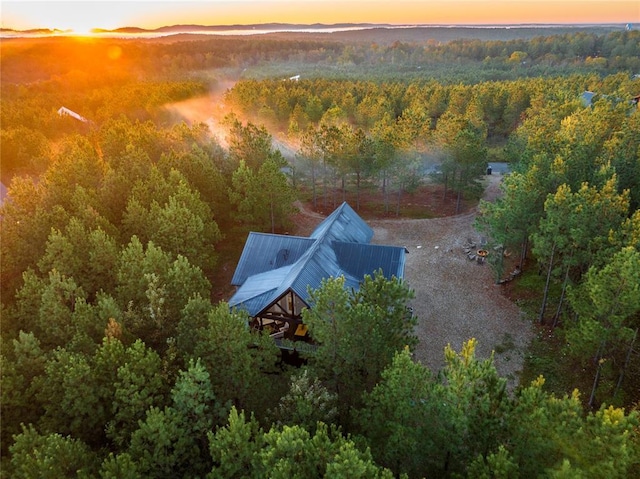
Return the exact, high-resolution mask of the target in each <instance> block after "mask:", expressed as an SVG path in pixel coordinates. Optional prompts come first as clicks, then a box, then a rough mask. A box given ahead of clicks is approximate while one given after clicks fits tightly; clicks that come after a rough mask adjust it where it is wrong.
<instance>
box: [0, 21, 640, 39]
mask: <svg viewBox="0 0 640 479" xmlns="http://www.w3.org/2000/svg"><path fill="white" fill-rule="evenodd" d="M623 29H627V30H628V29H634V30H635V29H637V27H632V26H630V24H513V25H489V24H487V25H428V24H404V25H403V24H398V25H396V24H388V23H333V24H325V23H312V24H300V23H256V24H233V25H199V24H178V25H167V26H162V27H159V28H155V29H145V28H141V27H133V26H129V27H121V28H116V29H113V30H108V29H99V28H96V29H93V30H92V31H91V32H92V33H93V34H94V35H96V36H97V37H104V38H108V37H120V38H127V37H131V38H147V39H153V38H157V39H161V38H164V39H168V38H169V37H170V38H171V39H173V40H175V41H177V40H178V39H185V38H191V37H193V36H198V35H201V36H206V35H226V36H231V35H235V36H245V35H257V34H262V35H268V36H270V37H272V38H273V37H274V36H277V38H286V39H297V40H302V39H306V40H309V39H314V40H326V39H327V35H328V34H330V35H331V40H335V41H341V42H351V41H356V42H376V43H381V44H382V43H392V42H394V41H401V42H424V41H427V40H433V41H440V42H448V41H452V40H457V39H461V38H465V39H478V40H512V39H529V38H533V37H536V36H549V35H557V34H565V33H574V32H576V31H581V32H585V33H594V34H606V33H609V32H611V31H619V30H623ZM74 35H82V34H81V33H78V34H76V33H75V32H73V31H71V30H60V29H53V30H52V29H46V28H39V29H31V30H14V29H10V28H0V37H2V38H5V39H9V38H21V37H25V38H28V37H49V36H51V37H54V36H58V37H60V36H74Z"/></svg>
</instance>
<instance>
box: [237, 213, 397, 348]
mask: <svg viewBox="0 0 640 479" xmlns="http://www.w3.org/2000/svg"><path fill="white" fill-rule="evenodd" d="M372 238H373V230H372V229H371V228H370V227H369V225H367V223H366V222H365V221H364V220H363V219H362V218H360V216H358V214H357V213H356V212H355V211H354V210H353V209H352V208H351V207H350V206H349V205H348V204H347V203H346V202H345V203H342V205H340V206H339V207H338V208H337V209H336V210H335V211H334V212H333V213H331V214H330V215H329V216H328V217H327V218H325V219H324V220H323V221H322V222H321V223H320V224H319V225H318V226H317V227H316V229H315V230H314V231H313V233H312V234H311V236H309V237H308V238H306V237H300V236H289V235H277V234H265V233H255V232H251V233H249V236H248V238H247V242H246V244H245V246H244V249H243V251H242V254H241V256H240V260H239V262H238V266H237V267H236V271H235V273H234V275H233V278H232V280H231V284H233V285H234V286H236V287H237V290H236V293H235V294H234V295H233V297H232V298H231V299H230V300H229V306H230V307H231V309H235V310H238V311H245V312H246V313H247V315H248V317H249V318H250V322H251V325H252V327H254V328H256V329H259V330H267V331H268V332H269V333H270V334H271V335H272V336H273V337H274V338H275V339H283V338H284V339H288V340H292V341H306V342H308V341H310V338H309V337H308V334H307V328H306V326H305V325H304V324H303V323H302V311H303V310H304V309H305V308H309V307H310V306H311V305H310V304H309V290H310V289H312V290H314V289H318V288H319V287H320V286H321V284H322V281H323V280H324V279H328V278H337V277H340V276H343V277H344V279H345V283H344V284H345V287H347V288H350V289H352V290H353V291H357V290H358V289H359V286H360V283H361V282H362V281H363V279H364V277H365V276H366V275H369V276H373V275H374V273H375V272H376V271H378V270H380V271H382V274H383V275H384V276H385V277H386V278H388V279H391V278H393V277H396V278H402V277H403V276H404V266H405V254H406V249H405V248H404V247H397V246H384V245H376V244H371V239H372ZM278 343H279V345H281V344H282V343H281V342H278ZM281 347H282V346H281Z"/></svg>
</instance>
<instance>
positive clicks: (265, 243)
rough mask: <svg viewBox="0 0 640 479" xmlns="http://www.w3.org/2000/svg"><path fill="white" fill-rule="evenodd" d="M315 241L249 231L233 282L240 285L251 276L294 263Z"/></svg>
mask: <svg viewBox="0 0 640 479" xmlns="http://www.w3.org/2000/svg"><path fill="white" fill-rule="evenodd" d="M313 243H315V241H314V240H313V239H311V238H303V237H301V236H288V235H275V234H266V233H254V232H251V233H249V237H248V238H247V242H246V243H245V245H244V249H243V250H242V255H241V256H240V260H239V261H238V266H237V267H236V271H235V273H234V274H233V278H231V284H232V285H234V286H240V285H241V284H243V283H244V282H245V281H246V279H247V278H248V277H250V276H253V275H256V274H260V273H264V272H265V271H272V270H274V269H277V268H280V267H282V266H287V265H292V264H293V263H295V262H296V261H298V260H299V259H300V256H302V254H303V253H304V252H305V251H306V250H308V249H309V248H310V247H311V245H313Z"/></svg>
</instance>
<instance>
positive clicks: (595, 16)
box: [2, 0, 640, 35]
mask: <svg viewBox="0 0 640 479" xmlns="http://www.w3.org/2000/svg"><path fill="white" fill-rule="evenodd" d="M2 17H3V19H2V27H3V28H14V29H18V30H24V29H30V28H50V29H54V28H55V29H61V30H73V31H74V32H75V33H76V34H82V35H84V34H91V30H92V29H94V28H101V29H115V28H121V27H141V28H146V29H154V28H158V27H162V26H169V25H179V24H197V25H233V24H240V25H243V24H244V25H246V24H261V23H301V24H313V23H324V24H335V23H388V24H404V25H442V24H444V25H455V24H466V25H473V24H476V25H482V24H485V25H486V24H489V25H497V24H536V23H542V24H545V23H546V24H581V23H616V24H625V23H640V2H638V0H612V1H593V0H587V1H582V0H561V1H553V0H539V1H533V0H524V1H520V0H498V1H486V0H432V1H430V0H423V1H415V0H398V1H395V2H389V1H388V0H384V1H383V0H342V1H336V0H328V1H322V0H298V1H295V2H292V1H278V0H275V1H272V0H237V1H231V0H222V1H220V0H209V1H204V0H200V1H185V2H178V1H160V2H155V1H154V2H152V1H147V0H140V1H131V2H93V1H85V2H82V1H80V2H78V1H66V2H63V1H49V2H45V1H34V2H19V1H6V2H5V1H3V15H2Z"/></svg>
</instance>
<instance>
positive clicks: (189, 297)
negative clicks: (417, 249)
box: [0, 28, 640, 478]
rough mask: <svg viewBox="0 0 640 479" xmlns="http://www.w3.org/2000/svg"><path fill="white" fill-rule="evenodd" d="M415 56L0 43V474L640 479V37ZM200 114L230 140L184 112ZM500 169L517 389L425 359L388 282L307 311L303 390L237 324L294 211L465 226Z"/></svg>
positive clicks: (353, 45)
mask: <svg viewBox="0 0 640 479" xmlns="http://www.w3.org/2000/svg"><path fill="white" fill-rule="evenodd" d="M413 33H415V37H413V38H411V39H407V38H406V36H405V37H404V39H403V41H399V40H395V41H390V40H388V35H385V36H381V37H380V38H384V39H385V41H380V42H375V41H373V40H372V38H371V37H370V36H367V35H370V33H369V32H366V31H364V32H361V33H360V34H359V35H358V34H356V33H354V32H350V33H349V34H348V35H346V34H340V35H336V36H331V35H329V36H318V35H315V36H314V35H309V36H305V35H303V34H300V33H298V34H270V35H265V36H260V37H252V36H247V37H234V38H228V37H216V38H212V37H210V36H202V37H200V36H180V35H177V36H175V37H165V38H162V39H155V40H124V39H118V38H95V39H80V38H63V37H56V38H38V39H32V38H29V39H27V38H25V39H3V40H2V43H3V45H2V51H1V73H2V103H1V105H0V108H1V114H2V125H1V130H0V134H1V137H0V140H1V144H2V148H1V154H2V157H1V162H2V163H1V173H2V177H1V179H2V183H3V184H4V185H6V186H7V188H8V196H6V197H5V198H4V199H3V203H2V206H1V209H0V218H1V222H2V223H1V224H2V241H1V242H0V254H1V256H0V260H1V271H0V280H1V286H0V287H1V291H0V292H1V295H2V296H1V298H2V303H1V305H2V310H1V314H2V321H1V324H0V327H1V333H2V350H1V358H2V378H1V381H2V387H1V394H2V396H1V408H2V410H1V417H2V445H1V448H2V450H1V457H2V464H1V465H2V477H14V478H20V477H24V478H31V477H102V478H108V477H158V478H160V477H281V476H282V477H284V476H285V475H286V476H293V477H324V476H327V477H367V478H368V477H401V476H402V477H417V478H419V477H469V478H477V477H578V476H579V477H593V478H600V477H611V478H614V477H620V478H624V477H634V476H639V475H640V462H639V459H638V458H639V457H640V447H639V442H638V441H639V436H638V431H639V429H638V428H639V427H640V424H639V416H638V411H637V408H638V401H639V400H640V393H639V392H638V391H640V355H639V353H638V342H639V340H638V337H637V336H638V327H639V326H640V212H639V211H640V136H639V135H638V132H639V131H640V113H639V111H638V105H637V101H638V95H640V77H639V76H638V75H640V34H639V32H638V31H637V30H631V31H624V30H622V29H620V30H615V29H614V30H612V29H603V30H602V31H599V30H598V29H597V28H592V29H588V30H587V29H585V31H580V30H577V31H573V32H557V31H555V32H554V31H553V30H551V31H550V30H546V29H540V31H539V34H538V35H537V36H536V35H531V34H530V32H527V34H528V36H527V37H526V38H525V37H523V38H509V39H506V40H499V39H491V40H482V39H477V38H476V39H473V38H468V39H456V40H452V41H436V40H434V39H433V38H432V39H429V38H425V37H420V36H419V34H418V33H416V32H413ZM298 75H300V76H299V78H296V79H292V77H296V76H298ZM585 91H589V92H593V93H594V95H593V97H592V98H591V100H590V102H589V104H585V103H584V102H583V101H582V99H581V95H582V94H583V92H585ZM212 96H213V97H214V98H215V99H216V100H215V101H216V102H217V103H215V104H213V103H210V108H211V112H210V115H211V117H212V118H214V120H215V122H216V124H217V125H218V126H220V127H221V128H222V129H223V130H224V131H225V137H224V138H217V137H216V136H215V135H212V131H211V128H210V126H209V125H208V124H207V123H206V122H204V121H203V122H193V123H187V122H184V121H182V119H181V118H178V117H177V116H176V115H175V113H174V111H175V110H173V109H172V108H171V107H170V106H171V105H174V104H176V103H178V102H182V101H185V100H190V99H199V98H205V99H210V98H211V97H212ZM61 106H64V107H66V108H68V109H70V110H71V111H73V112H77V113H79V114H80V115H82V116H83V117H84V118H86V119H88V121H87V122H81V121H78V120H77V119H76V118H73V117H70V116H60V115H59V114H58V113H57V112H58V109H59V108H60V107H61ZM274 139H275V140H278V141H281V142H285V143H286V145H287V147H288V148H289V150H287V151H285V149H281V148H277V147H276V146H274V145H276V144H277V143H274ZM290 150H291V151H293V153H291V151H290ZM488 161H505V162H508V163H509V166H510V170H511V173H510V174H509V175H506V176H505V177H504V179H503V181H502V186H501V188H502V191H503V195H502V197H501V198H499V199H498V200H497V201H495V202H491V203H489V202H482V201H480V202H479V215H478V218H477V228H478V230H479V231H481V232H482V233H483V234H484V235H486V237H487V239H488V241H489V245H488V247H490V248H492V250H495V251H500V252H501V253H505V252H509V253H510V256H506V255H504V254H498V255H493V256H494V257H495V258H497V260H495V261H492V264H491V266H492V267H493V268H494V271H495V274H496V282H500V281H501V280H502V279H504V278H505V276H506V275H507V274H508V270H507V266H506V265H505V264H504V260H505V258H508V259H510V261H512V262H514V261H515V264H517V265H518V269H519V271H520V274H519V275H518V277H517V278H515V279H514V280H513V281H512V282H511V283H510V287H512V288H513V290H512V291H513V294H514V296H515V297H516V298H517V299H518V301H519V303H518V304H519V305H520V306H521V307H522V308H523V309H524V310H526V311H527V312H528V313H530V314H529V316H530V317H531V321H532V322H534V323H535V324H536V325H538V327H539V328H540V329H539V331H540V337H538V338H537V339H536V340H535V341H534V343H533V344H532V345H531V347H530V350H529V351H528V352H527V365H526V371H525V373H523V376H522V377H521V378H520V385H519V387H517V388H516V389H515V390H509V389H508V388H507V387H506V379H505V378H502V377H500V376H499V374H498V373H497V372H496V370H495V367H494V365H493V363H492V361H491V359H479V358H476V356H475V349H476V341H475V340H474V339H473V338H469V340H468V341H467V342H466V343H465V344H464V345H463V346H462V348H461V350H460V351H455V350H453V349H451V348H447V349H446V350H445V351H443V355H444V357H445V360H446V365H445V367H444V368H443V369H442V370H440V371H431V370H429V369H428V368H426V367H425V366H423V365H422V364H420V363H417V362H416V361H414V360H413V359H412V355H411V350H412V348H413V347H414V346H415V344H416V341H417V338H416V337H415V335H414V332H413V327H414V318H411V317H407V315H406V314H405V313H406V306H407V304H408V301H409V299H410V298H411V297H412V294H413V293H412V291H411V290H410V285H407V284H405V283H404V282H402V281H401V280H393V281H387V280H384V278H382V277H375V278H369V279H368V280H367V281H365V282H364V283H363V286H362V288H361V290H360V292H359V294H357V295H353V294H350V293H349V292H348V291H347V290H345V289H344V287H343V284H342V283H341V280H340V278H332V279H328V280H327V281H326V282H325V283H324V284H323V285H322V287H321V288H320V289H318V290H316V291H314V292H313V295H312V296H313V298H314V308H313V309H311V310H309V311H308V312H307V314H306V315H305V322H308V323H309V324H310V325H311V327H312V328H314V331H316V337H315V339H316V340H317V344H318V350H317V352H316V353H313V354H308V355H306V356H305V355H302V356H303V357H302V358H301V359H303V360H304V365H303V366H302V367H299V366H293V365H291V364H289V363H288V362H287V361H283V358H282V355H281V352H280V351H279V349H278V348H277V347H276V346H275V344H274V343H273V341H272V340H271V338H269V337H268V336H267V335H264V336H263V335H260V334H257V333H256V332H255V331H252V330H249V329H248V328H247V321H246V319H247V318H246V317H245V315H243V314H242V313H239V312H234V311H230V310H229V308H228V305H227V304H226V303H225V301H224V300H225V299H226V298H228V297H229V295H230V294H229V293H230V285H229V279H230V272H229V271H230V270H232V269H233V268H234V267H235V263H236V262H237V259H238V256H239V254H240V251H241V248H242V244H243V242H244V240H245V238H246V235H247V233H248V232H249V231H262V232H269V233H270V232H280V233H283V232H288V231H290V229H291V228H292V226H293V225H292V223H291V221H292V217H293V216H292V215H293V213H294V212H295V211H296V209H295V207H294V202H295V201H296V200H301V201H305V202H307V203H308V204H310V205H313V207H314V208H315V209H316V210H317V211H323V212H328V211H331V210H332V209H333V208H334V207H335V206H336V204H338V203H339V202H341V201H342V200H343V199H344V198H346V197H348V198H350V199H353V201H352V204H353V206H354V208H355V209H356V210H358V209H359V208H360V207H364V205H363V204H362V202H364V201H365V200H364V199H363V198H364V193H365V192H367V193H368V194H371V192H375V193H376V194H377V195H379V196H380V197H381V198H382V199H383V214H384V215H386V216H390V217H392V218H393V217H395V216H401V215H402V214H403V213H404V212H403V211H402V210H401V204H402V203H401V198H402V197H403V195H406V194H411V192H413V191H416V189H417V188H419V187H420V186H421V185H424V184H425V183H429V182H430V183H433V184H435V183H437V184H440V185H442V186H443V188H444V191H445V194H446V195H448V196H449V198H451V200H452V201H455V202H456V204H457V207H459V205H460V204H462V203H463V202H465V201H467V202H474V203H475V202H478V201H479V198H480V196H481V193H482V186H481V182H480V181H479V180H480V179H481V177H482V176H483V174H484V173H485V170H486V165H487V162H488ZM381 305H383V306H384V307H381ZM363 321H366V322H367V325H368V326H370V328H369V333H368V334H367V335H362V333H361V324H362V322H363ZM336 331H339V334H336ZM389 331H393V333H394V334H388V333H389Z"/></svg>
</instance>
